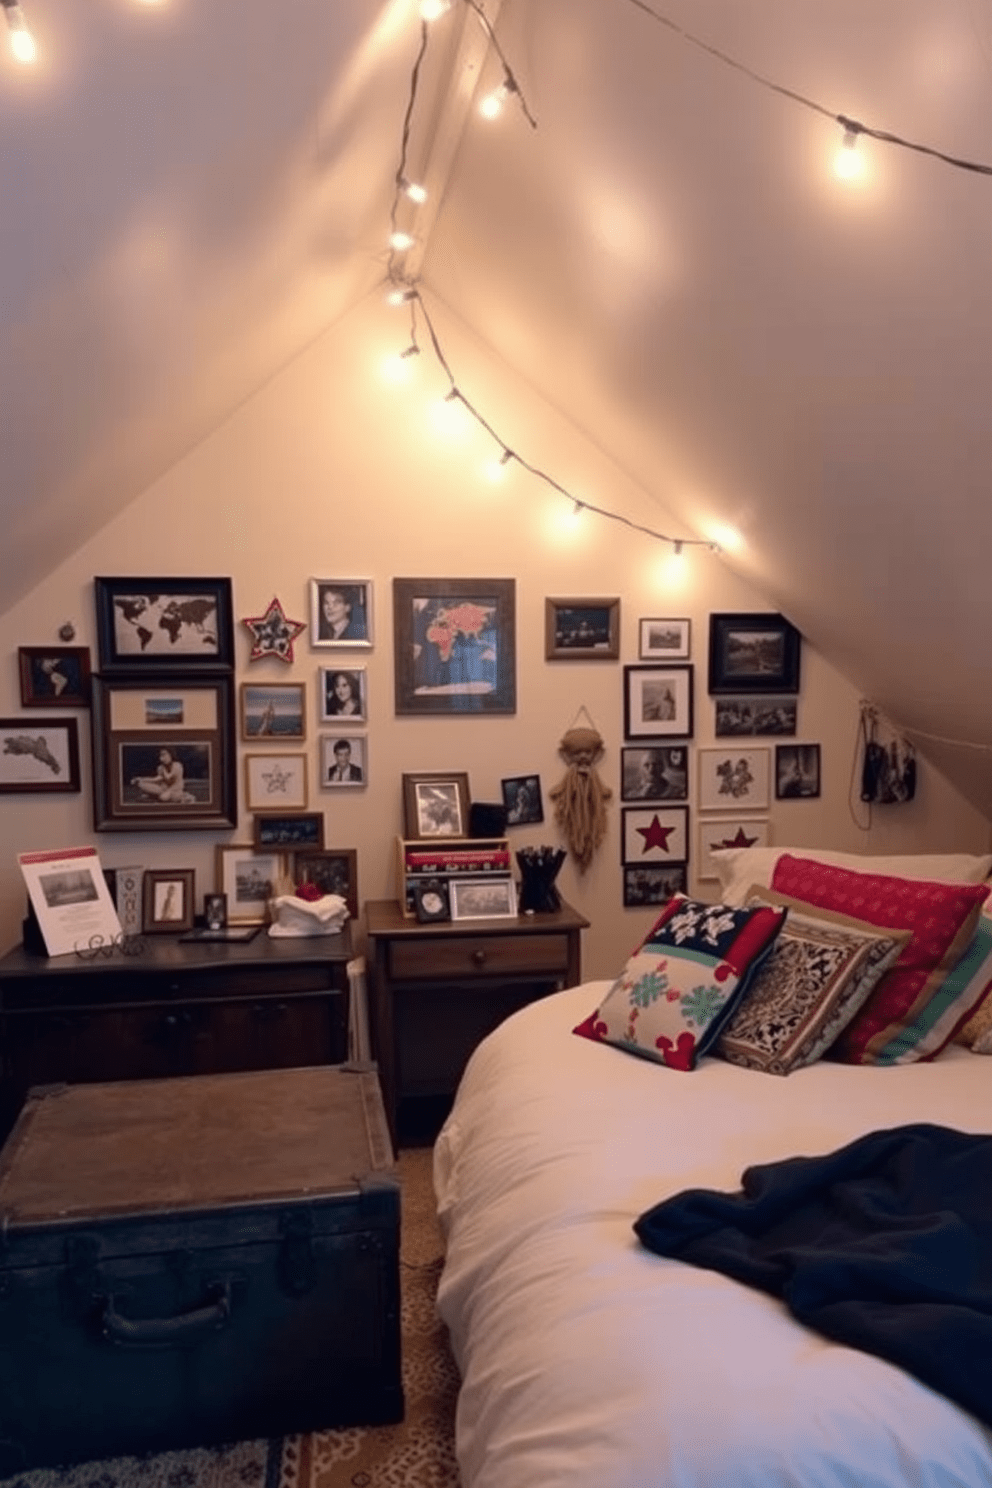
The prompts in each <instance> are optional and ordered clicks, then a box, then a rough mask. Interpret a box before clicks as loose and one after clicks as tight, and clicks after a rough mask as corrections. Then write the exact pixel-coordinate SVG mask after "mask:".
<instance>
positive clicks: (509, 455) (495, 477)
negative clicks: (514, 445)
mask: <svg viewBox="0 0 992 1488" xmlns="http://www.w3.org/2000/svg"><path fill="white" fill-rule="evenodd" d="M512 459H513V451H512V450H504V451H503V453H502V454H501V455H500V457H499V459H498V460H490V462H489V464H488V465H487V466H486V475H487V476H488V477H489V479H490V480H491V481H492V483H493V485H494V486H496V485H499V483H500V482H501V481H504V480H505V479H506V471H507V466H508V465H509V463H510V461H511V460H512Z"/></svg>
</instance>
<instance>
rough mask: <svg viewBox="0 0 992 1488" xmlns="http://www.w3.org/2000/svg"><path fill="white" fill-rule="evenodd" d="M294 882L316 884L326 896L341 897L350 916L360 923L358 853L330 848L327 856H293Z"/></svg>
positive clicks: (353, 850) (297, 884) (310, 854)
mask: <svg viewBox="0 0 992 1488" xmlns="http://www.w3.org/2000/svg"><path fill="white" fill-rule="evenodd" d="M293 882H294V884H295V885H296V887H297V888H299V887H300V885H301V884H315V885H316V887H317V888H318V889H320V890H321V892H322V893H324V894H338V895H339V896H340V897H341V898H342V899H343V900H344V901H345V903H346V904H347V906H348V914H349V915H350V916H351V918H352V919H353V920H357V919H358V905H359V898H358V853H357V851H356V849H355V848H353V847H330V848H325V849H324V850H323V852H311V851H309V850H308V851H306V852H295V853H294V854H293Z"/></svg>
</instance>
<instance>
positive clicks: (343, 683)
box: [317, 666, 369, 727]
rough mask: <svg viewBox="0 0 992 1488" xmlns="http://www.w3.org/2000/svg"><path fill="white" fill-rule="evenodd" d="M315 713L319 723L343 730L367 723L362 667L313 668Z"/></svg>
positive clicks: (367, 705) (366, 677)
mask: <svg viewBox="0 0 992 1488" xmlns="http://www.w3.org/2000/svg"><path fill="white" fill-rule="evenodd" d="M317 677H318V686H317V711H318V714H319V717H320V721H321V723H330V724H333V725H335V726H338V725H340V726H341V727H347V726H348V725H349V724H356V723H367V722H368V717H369V702H368V696H369V689H368V674H367V669H366V668H365V667H363V666H340V667H323V666H322V667H318V668H317Z"/></svg>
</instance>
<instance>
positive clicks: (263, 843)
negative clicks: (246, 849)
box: [255, 811, 324, 852]
mask: <svg viewBox="0 0 992 1488" xmlns="http://www.w3.org/2000/svg"><path fill="white" fill-rule="evenodd" d="M255 846H256V847H257V848H258V850H259V851H260V852H266V851H268V850H270V849H271V850H274V851H277V852H278V851H279V850H282V851H285V852H304V851H307V850H308V849H309V850H311V851H315V852H320V851H322V850H323V846H324V813H323V812H322V811H256V812H255Z"/></svg>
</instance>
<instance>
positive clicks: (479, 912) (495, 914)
mask: <svg viewBox="0 0 992 1488" xmlns="http://www.w3.org/2000/svg"><path fill="white" fill-rule="evenodd" d="M448 896H449V899H450V901H451V918H452V919H453V920H494V919H496V920H506V919H511V918H514V919H515V918H516V913H517V892H516V888H515V886H514V883H513V879H512V878H510V877H507V878H457V877H453V878H450V879H449V880H448Z"/></svg>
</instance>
